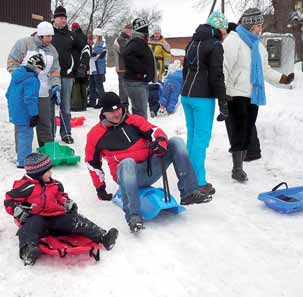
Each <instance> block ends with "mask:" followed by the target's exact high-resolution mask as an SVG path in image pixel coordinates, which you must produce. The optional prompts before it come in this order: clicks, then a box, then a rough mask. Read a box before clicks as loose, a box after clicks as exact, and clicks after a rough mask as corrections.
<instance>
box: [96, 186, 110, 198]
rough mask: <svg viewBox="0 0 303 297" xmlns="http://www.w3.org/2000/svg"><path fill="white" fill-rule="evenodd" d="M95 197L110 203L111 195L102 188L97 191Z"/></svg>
mask: <svg viewBox="0 0 303 297" xmlns="http://www.w3.org/2000/svg"><path fill="white" fill-rule="evenodd" d="M97 195H98V198H99V199H100V200H106V201H110V200H112V198H113V194H110V193H107V192H106V190H105V187H104V186H102V187H100V188H98V189H97Z"/></svg>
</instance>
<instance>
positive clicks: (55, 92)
mask: <svg viewBox="0 0 303 297" xmlns="http://www.w3.org/2000/svg"><path fill="white" fill-rule="evenodd" d="M51 92H52V96H51V97H54V99H55V103H56V105H60V104H61V88H60V87H59V86H57V85H56V86H53V87H52V91H51Z"/></svg>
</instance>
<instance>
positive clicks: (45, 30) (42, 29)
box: [37, 22, 54, 36]
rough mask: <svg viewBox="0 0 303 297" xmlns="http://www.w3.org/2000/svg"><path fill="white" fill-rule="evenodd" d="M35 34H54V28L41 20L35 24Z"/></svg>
mask: <svg viewBox="0 0 303 297" xmlns="http://www.w3.org/2000/svg"><path fill="white" fill-rule="evenodd" d="M37 35H38V36H45V35H54V28H53V26H52V24H51V23H49V22H41V23H40V24H39V25H38V26H37Z"/></svg>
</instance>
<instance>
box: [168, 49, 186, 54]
mask: <svg viewBox="0 0 303 297" xmlns="http://www.w3.org/2000/svg"><path fill="white" fill-rule="evenodd" d="M170 52H171V54H172V55H173V56H185V50H183V49H180V48H172V49H171V50H170Z"/></svg>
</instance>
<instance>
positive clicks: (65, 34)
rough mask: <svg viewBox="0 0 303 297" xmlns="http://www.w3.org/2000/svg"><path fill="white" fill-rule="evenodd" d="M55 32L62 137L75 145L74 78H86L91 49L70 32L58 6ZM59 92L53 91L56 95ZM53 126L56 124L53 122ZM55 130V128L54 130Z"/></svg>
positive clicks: (61, 9) (63, 9)
mask: <svg viewBox="0 0 303 297" xmlns="http://www.w3.org/2000/svg"><path fill="white" fill-rule="evenodd" d="M53 25H54V31H55V35H54V37H53V40H52V44H53V45H54V47H55V48H56V49H57V51H58V54H59V63H60V67H61V85H62V89H61V103H60V135H61V139H62V141H64V142H66V143H69V144H71V143H73V142H74V140H73V138H72V136H71V126H70V118H71V113H70V104H71V93H72V87H73V78H74V77H75V76H76V77H85V75H86V71H87V68H88V64H89V57H90V49H89V45H88V44H87V42H83V40H81V39H78V38H77V36H76V35H75V34H74V33H73V32H71V31H69V30H68V27H67V16H66V10H65V8H64V7H62V6H58V7H57V8H56V9H55V12H54V23H53ZM77 51H78V52H80V53H81V54H80V57H81V59H80V60H79V62H78V61H77V55H76V56H75V52H77ZM55 92H57V90H53V92H52V93H53V94H55ZM53 125H55V123H54V122H53ZM54 129H55V128H54Z"/></svg>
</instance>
